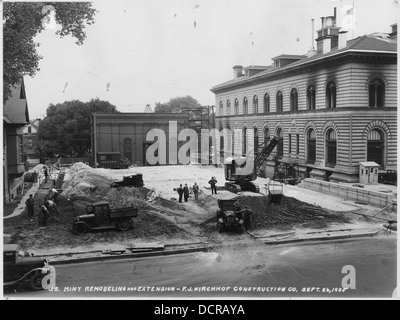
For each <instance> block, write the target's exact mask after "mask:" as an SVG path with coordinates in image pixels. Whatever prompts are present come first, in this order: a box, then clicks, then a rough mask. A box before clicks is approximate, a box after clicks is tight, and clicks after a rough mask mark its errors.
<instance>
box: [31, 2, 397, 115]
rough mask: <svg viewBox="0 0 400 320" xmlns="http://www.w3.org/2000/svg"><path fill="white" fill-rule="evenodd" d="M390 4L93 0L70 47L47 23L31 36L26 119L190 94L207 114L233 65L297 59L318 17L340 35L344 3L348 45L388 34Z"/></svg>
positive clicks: (128, 108) (133, 106) (133, 108)
mask: <svg viewBox="0 0 400 320" xmlns="http://www.w3.org/2000/svg"><path fill="white" fill-rule="evenodd" d="M397 2H398V1H396V0H354V1H346V0H94V1H93V6H94V8H95V9H97V10H98V12H97V14H96V15H95V23H94V24H93V25H91V26H87V28H86V30H87V31H86V32H87V39H86V40H85V42H84V44H83V45H81V46H78V45H76V44H75V39H73V38H72V37H70V36H68V37H64V38H59V37H58V36H56V35H55V34H54V31H55V24H54V23H50V24H49V25H48V28H47V29H46V30H45V31H44V32H42V33H41V34H39V35H38V36H37V38H36V41H37V42H39V43H40V47H39V48H38V52H39V54H40V55H42V56H43V59H42V60H41V61H40V65H39V67H40V71H39V72H37V74H36V75H35V76H34V77H33V78H31V77H29V76H27V77H25V79H24V80H25V85H26V96H27V99H28V106H29V113H30V118H31V119H35V118H43V117H44V116H45V115H46V109H47V107H48V106H49V105H50V104H57V103H62V102H64V101H70V100H75V99H77V100H80V101H83V102H87V101H90V100H91V99H92V98H99V99H101V100H106V101H109V102H110V103H112V104H114V105H115V106H116V107H117V110H119V111H121V112H144V109H145V106H146V105H147V104H149V105H150V106H151V108H152V109H153V110H154V106H155V103H157V102H160V103H165V102H168V101H169V100H170V99H171V98H174V97H180V96H187V95H190V96H192V97H193V98H195V99H197V100H198V101H199V103H200V104H201V105H214V104H215V96H214V94H213V93H212V92H211V91H210V89H211V88H212V87H213V86H215V85H217V84H220V83H223V82H225V81H229V80H231V79H232V78H233V69H232V68H233V66H234V65H243V66H244V67H246V66H250V65H253V64H254V65H270V64H271V63H272V60H271V59H272V58H273V57H276V56H278V55H280V54H305V53H306V52H307V51H308V50H309V49H310V48H311V46H312V45H313V43H312V27H311V25H312V24H311V19H314V24H315V27H314V31H315V33H314V37H313V38H314V39H315V38H316V37H315V35H316V31H317V30H318V29H320V28H321V19H320V17H326V16H332V15H333V10H334V9H333V8H334V7H337V24H338V25H339V26H343V24H345V21H346V20H343V19H346V17H345V15H344V12H346V11H347V10H349V9H350V8H351V7H352V5H353V3H354V7H355V18H356V29H355V30H351V31H350V32H349V38H352V37H357V36H360V35H364V34H370V33H374V32H390V31H391V27H390V25H391V24H393V23H396V22H398V21H397V20H398V17H399V15H398V14H399V12H398V4H397Z"/></svg>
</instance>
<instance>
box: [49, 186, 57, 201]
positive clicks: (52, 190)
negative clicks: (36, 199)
mask: <svg viewBox="0 0 400 320" xmlns="http://www.w3.org/2000/svg"><path fill="white" fill-rule="evenodd" d="M51 192H52V199H53V201H54V202H55V203H57V197H58V191H57V190H56V189H55V188H52V189H51Z"/></svg>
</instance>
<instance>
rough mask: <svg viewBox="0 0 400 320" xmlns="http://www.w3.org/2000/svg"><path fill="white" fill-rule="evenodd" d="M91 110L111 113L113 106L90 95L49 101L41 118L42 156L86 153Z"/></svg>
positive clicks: (88, 146) (88, 143) (82, 154)
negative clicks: (63, 100)
mask: <svg viewBox="0 0 400 320" xmlns="http://www.w3.org/2000/svg"><path fill="white" fill-rule="evenodd" d="M94 112H106V113H114V112H119V111H117V109H116V107H115V106H114V105H112V104H110V103H109V102H107V101H101V100H99V99H92V100H90V102H86V103H84V102H81V101H79V100H73V101H66V102H63V103H59V104H56V105H54V104H50V106H49V107H48V108H47V110H46V117H45V118H44V119H43V120H42V121H40V126H39V129H38V137H39V144H40V145H41V149H42V151H43V152H44V155H45V156H48V157H54V156H56V155H58V156H64V157H66V156H76V157H84V156H87V154H88V152H89V150H90V147H91V139H90V116H91V114H92V113H94Z"/></svg>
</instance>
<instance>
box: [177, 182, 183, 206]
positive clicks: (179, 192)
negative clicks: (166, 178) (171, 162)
mask: <svg viewBox="0 0 400 320" xmlns="http://www.w3.org/2000/svg"><path fill="white" fill-rule="evenodd" d="M178 194H179V202H180V203H182V196H183V188H182V185H180V186H179V188H178Z"/></svg>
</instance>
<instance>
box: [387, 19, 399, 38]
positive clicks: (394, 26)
mask: <svg viewBox="0 0 400 320" xmlns="http://www.w3.org/2000/svg"><path fill="white" fill-rule="evenodd" d="M391 27H392V32H391V33H390V34H389V36H390V38H392V39H397V23H395V24H392V25H391Z"/></svg>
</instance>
